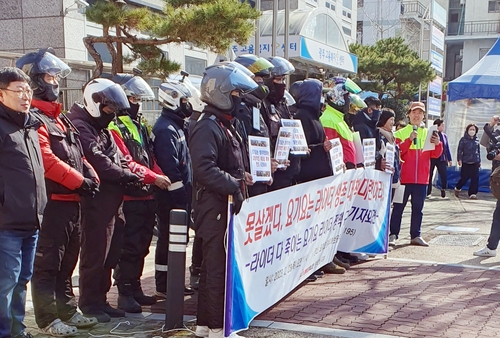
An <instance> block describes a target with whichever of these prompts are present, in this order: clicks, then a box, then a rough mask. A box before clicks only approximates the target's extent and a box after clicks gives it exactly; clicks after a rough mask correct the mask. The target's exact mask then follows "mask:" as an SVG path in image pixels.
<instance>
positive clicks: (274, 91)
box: [261, 56, 300, 191]
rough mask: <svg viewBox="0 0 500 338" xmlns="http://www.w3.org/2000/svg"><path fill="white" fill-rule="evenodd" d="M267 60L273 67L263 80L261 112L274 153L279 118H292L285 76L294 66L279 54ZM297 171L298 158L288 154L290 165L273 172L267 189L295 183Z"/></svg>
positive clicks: (298, 166)
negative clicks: (263, 93) (266, 89)
mask: <svg viewBox="0 0 500 338" xmlns="http://www.w3.org/2000/svg"><path fill="white" fill-rule="evenodd" d="M268 60H269V62H271V64H272V65H273V68H272V69H271V70H270V77H269V78H267V79H266V80H265V82H264V83H265V84H266V86H267V87H268V88H269V95H267V97H266V98H265V99H264V100H263V101H262V108H261V114H262V116H263V117H264V121H265V122H266V125H267V127H268V129H269V135H270V138H271V154H274V148H275V146H276V141H277V139H278V133H279V129H280V127H281V119H291V118H292V114H291V113H290V110H289V109H288V104H287V100H286V98H285V90H286V83H285V77H286V76H287V75H290V74H292V73H293V72H295V68H294V67H293V65H292V64H291V63H290V62H289V61H287V60H285V59H283V58H282V57H279V56H274V57H270V58H268ZM299 171H300V158H299V157H297V156H292V155H290V166H289V167H287V168H286V169H285V170H282V169H280V170H277V171H276V172H275V173H274V182H273V184H272V185H271V187H270V188H269V190H270V191H273V190H278V189H281V188H286V187H289V186H291V185H293V184H295V183H296V182H297V175H298V174H299Z"/></svg>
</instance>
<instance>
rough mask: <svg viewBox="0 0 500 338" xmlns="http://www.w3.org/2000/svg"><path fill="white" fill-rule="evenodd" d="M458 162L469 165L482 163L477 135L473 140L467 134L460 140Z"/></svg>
mask: <svg viewBox="0 0 500 338" xmlns="http://www.w3.org/2000/svg"><path fill="white" fill-rule="evenodd" d="M457 161H462V163H468V164H472V163H479V162H481V155H480V150H479V139H478V138H477V135H475V136H474V137H472V138H471V137H470V136H469V134H468V133H465V134H464V136H463V137H462V138H461V139H460V141H459V142H458V149H457Z"/></svg>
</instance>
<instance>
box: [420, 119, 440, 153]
mask: <svg viewBox="0 0 500 338" xmlns="http://www.w3.org/2000/svg"><path fill="white" fill-rule="evenodd" d="M433 132H436V133H437V126H436V125H433V126H430V127H429V129H428V130H427V137H426V138H425V143H424V149H423V151H427V150H434V149H436V145H435V144H434V143H431V137H432V133H433Z"/></svg>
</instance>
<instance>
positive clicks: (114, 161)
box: [68, 103, 131, 184]
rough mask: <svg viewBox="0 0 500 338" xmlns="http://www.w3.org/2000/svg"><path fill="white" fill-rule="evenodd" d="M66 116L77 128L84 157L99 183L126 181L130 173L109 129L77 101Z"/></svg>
mask: <svg viewBox="0 0 500 338" xmlns="http://www.w3.org/2000/svg"><path fill="white" fill-rule="evenodd" d="M68 117H69V118H70V120H71V121H72V122H73V124H74V125H75V127H76V128H77V129H78V131H79V133H80V141H81V143H82V147H83V153H84V155H85V158H86V159H87V161H88V162H89V163H90V164H91V165H92V167H93V168H94V169H95V171H96V172H97V175H98V176H99V179H100V180H101V183H111V184H119V183H127V179H126V178H127V176H130V175H131V173H130V171H129V170H128V167H127V162H126V161H125V159H124V158H123V155H122V154H121V152H120V151H119V150H118V147H117V146H116V143H115V141H114V139H113V137H112V136H111V134H110V132H109V130H108V129H106V128H102V127H100V126H99V125H98V124H97V123H96V122H95V120H94V119H93V118H92V117H91V116H90V114H89V113H88V112H87V111H86V110H85V108H84V107H83V106H81V105H80V104H78V103H75V104H74V105H73V106H72V107H71V109H70V113H69V114H68Z"/></svg>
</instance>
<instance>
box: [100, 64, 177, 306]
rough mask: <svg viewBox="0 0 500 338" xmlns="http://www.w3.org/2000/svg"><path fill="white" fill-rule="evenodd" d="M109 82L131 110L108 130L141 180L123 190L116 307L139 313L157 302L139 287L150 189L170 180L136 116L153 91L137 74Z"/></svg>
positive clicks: (151, 219) (148, 232) (149, 227)
mask: <svg viewBox="0 0 500 338" xmlns="http://www.w3.org/2000/svg"><path fill="white" fill-rule="evenodd" d="M111 81H113V82H115V83H117V84H119V85H121V87H122V88H123V90H124V91H125V94H126V95H127V98H128V102H129V105H130V108H128V109H124V110H119V111H117V112H116V118H115V119H114V120H113V121H111V123H110V124H109V126H108V129H109V130H110V132H111V135H112V136H113V138H114V140H115V142H116V145H117V146H118V148H119V149H120V151H121V152H122V153H123V155H125V159H126V160H127V163H128V167H129V168H130V170H131V171H132V172H133V173H134V174H136V175H137V176H139V177H141V178H142V181H141V183H140V184H134V185H129V186H128V187H127V189H126V191H125V197H124V202H123V215H124V216H125V228H124V238H123V239H124V241H123V246H122V250H121V256H120V261H119V262H118V264H117V265H116V268H115V270H114V273H113V277H114V279H115V284H116V286H117V287H118V308H119V309H122V310H123V311H125V312H130V313H140V312H142V308H141V306H142V305H153V304H154V303H156V297H155V296H149V295H145V294H144V292H143V291H142V288H141V275H142V269H143V267H144V259H145V258H146V256H147V254H148V253H149V245H150V244H151V240H152V238H153V228H154V225H155V212H156V210H157V208H156V201H155V198H154V188H153V187H157V188H158V189H167V188H168V187H169V186H170V179H169V178H168V177H167V176H165V175H164V174H163V173H162V172H161V170H160V168H158V166H157V165H156V162H155V161H154V154H153V143H152V141H151V139H150V137H149V132H148V130H147V129H146V126H145V125H144V124H142V123H141V114H140V113H139V109H140V105H141V101H145V100H153V99H154V98H155V95H154V93H153V90H152V89H151V87H150V86H149V85H148V84H147V82H146V81H144V79H143V78H141V77H140V76H138V75H132V74H116V75H115V76H113V77H112V78H111Z"/></svg>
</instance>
